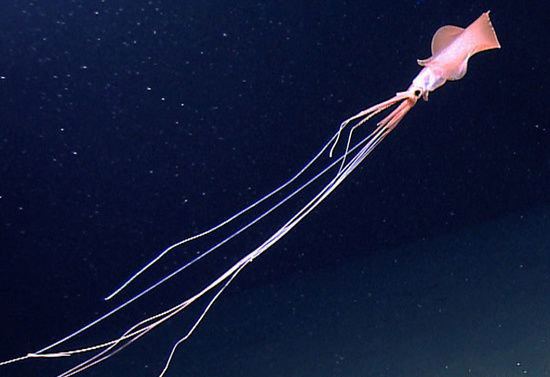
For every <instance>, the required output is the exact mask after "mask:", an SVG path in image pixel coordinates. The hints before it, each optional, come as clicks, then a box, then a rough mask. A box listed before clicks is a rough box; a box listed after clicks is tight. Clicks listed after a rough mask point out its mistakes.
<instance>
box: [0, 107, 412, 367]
mask: <svg viewBox="0 0 550 377" xmlns="http://www.w3.org/2000/svg"><path fill="white" fill-rule="evenodd" d="M391 101H393V102H392V103H389V102H390V100H388V101H386V102H384V103H382V104H386V105H384V106H385V107H383V108H382V107H377V106H380V105H382V104H380V105H377V106H374V107H372V108H370V109H373V108H376V109H374V110H371V111H367V110H369V109H367V110H365V111H363V112H361V113H359V114H357V115H356V116H354V117H352V118H350V119H348V120H347V121H346V124H348V123H349V122H351V121H353V120H357V119H360V118H361V116H363V117H364V118H367V119H362V120H361V121H359V122H358V124H356V125H355V127H357V126H358V125H361V124H363V123H365V122H366V121H367V120H368V119H370V118H371V117H372V116H374V115H375V114H373V113H374V112H376V114H377V113H379V112H381V111H383V110H384V109H386V108H387V107H390V106H391V105H393V104H395V103H397V102H398V100H395V97H394V99H392V100H391ZM415 102H416V101H415V100H412V99H411V98H410V97H409V99H408V100H406V101H403V102H402V103H401V104H400V105H399V106H398V107H397V108H396V109H395V110H394V111H393V112H392V113H391V114H389V115H388V116H387V117H386V118H384V119H383V120H382V121H380V122H379V123H378V127H377V128H376V129H375V131H373V132H372V133H371V134H370V135H369V136H368V137H367V138H365V139H364V140H363V141H362V142H360V143H358V144H357V145H356V146H355V147H354V148H352V149H351V150H349V151H346V153H345V154H344V155H343V156H342V157H340V158H339V159H338V160H336V161H334V162H333V163H332V164H330V165H329V166H328V167H327V168H325V169H324V170H323V171H322V172H321V173H319V174H317V175H316V176H315V177H314V178H312V179H311V180H310V181H308V182H307V183H306V184H305V185H302V186H301V187H300V188H299V189H297V190H295V192H293V193H292V194H290V195H289V196H293V195H295V194H296V193H298V192H299V191H301V190H302V189H303V188H304V187H307V185H309V184H311V183H312V182H314V181H315V180H317V179H318V178H319V177H320V176H322V175H323V174H325V173H326V172H327V171H328V170H329V169H331V168H332V167H333V166H334V165H335V164H336V163H338V162H339V161H340V160H344V158H345V157H346V156H347V155H348V154H349V153H352V152H353V151H354V150H355V149H357V148H358V147H359V146H360V145H362V144H363V143H364V142H365V141H367V142H366V144H365V145H364V146H363V147H362V148H361V149H360V150H359V152H358V153H357V154H356V155H355V156H354V157H353V158H352V159H351V160H350V161H349V162H348V163H345V164H343V165H342V166H341V168H340V170H339V172H338V174H337V175H336V176H335V177H334V178H333V179H332V180H331V181H330V182H329V183H328V184H327V185H326V186H325V187H324V188H323V189H322V190H321V191H320V192H319V193H318V194H317V195H315V197H314V198H313V199H311V200H310V201H309V202H308V203H307V204H306V205H305V206H304V207H302V209H301V210H300V211H298V212H297V213H296V214H295V215H293V216H292V217H291V218H290V220H288V221H287V222H286V223H285V224H284V225H283V226H282V227H281V228H279V230H278V231H277V232H275V233H274V234H273V235H272V236H271V237H269V238H268V239H267V240H266V241H265V242H264V243H262V244H261V245H260V246H258V247H257V248H256V249H254V250H253V251H252V252H250V253H249V254H247V255H246V256H245V257H244V258H242V259H241V260H239V261H238V262H237V263H236V264H234V265H233V266H232V267H231V268H229V269H228V270H226V271H225V272H224V273H223V274H222V275H220V276H219V277H218V278H216V279H215V280H214V281H212V282H211V283H210V284H209V285H208V286H207V287H206V288H204V289H203V290H201V291H200V292H198V293H197V294H195V295H194V296H192V297H191V298H189V299H187V300H186V301H184V302H182V303H180V304H178V305H176V306H175V307H173V308H171V309H169V310H166V311H164V312H162V313H159V314H157V315H154V316H152V317H149V318H147V319H145V320H143V321H141V322H139V323H138V324H136V325H134V326H132V327H131V328H130V329H129V330H128V331H126V332H125V333H124V334H123V335H122V336H121V337H119V338H117V339H115V340H113V341H110V342H106V343H103V344H100V345H96V346H92V347H88V348H83V349H79V350H74V351H66V352H56V353H45V351H47V350H49V349H51V348H53V347H55V346H57V345H59V344H61V343H63V342H65V341H66V340H68V339H70V338H72V337H74V336H76V335H77V334H79V333H81V332H83V331H85V330H86V329H88V328H90V327H91V326H93V325H95V324H97V323H98V322H99V321H101V320H103V319H105V318H107V317H108V316H110V315H112V314H114V313H115V312H116V311H118V310H120V309H122V308H123V307H125V306H126V305H128V304H129V303H131V302H133V301H134V300H135V299H137V298H139V297H141V296H142V295H143V294H146V293H148V292H149V291H150V290H152V289H154V288H155V287H156V286H158V285H160V284H162V283H163V282H164V281H166V280H168V279H169V278H171V277H173V276H175V274H177V273H179V272H180V271H181V270H179V271H178V270H177V271H175V272H174V273H172V274H170V275H168V276H167V277H166V278H165V279H163V280H161V281H159V282H158V283H157V284H155V285H153V286H151V287H150V288H149V289H147V290H145V291H143V292H141V293H140V294H138V295H137V296H135V297H134V298H132V299H130V300H128V301H127V302H126V303H124V304H123V305H121V306H119V307H118V308H115V310H113V311H111V312H109V313H107V315H105V316H103V317H100V318H99V319H98V320H96V321H94V322H92V323H90V324H89V325H87V326H85V327H83V328H82V329H80V330H79V331H77V332H75V333H73V334H71V335H70V336H68V337H66V338H64V339H62V340H60V341H58V342H56V343H54V344H52V345H50V346H48V347H46V348H44V349H42V350H41V351H38V352H36V353H33V354H28V355H27V356H25V357H22V358H17V359H13V360H12V361H8V362H4V363H0V365H3V364H5V363H9V362H14V361H19V360H22V359H25V358H31V357H45V358H46V357H63V356H69V355H72V354H75V353H81V352H88V351H92V350H96V349H100V348H105V349H104V350H103V351H102V352H100V353H99V354H97V355H95V356H93V357H91V358H90V359H88V360H86V361H85V362H83V363H81V364H79V365H78V366H76V367H74V368H72V369H70V370H68V371H66V372H65V373H63V374H61V375H60V376H59V377H69V376H72V375H74V374H76V373H79V372H81V371H83V370H85V369H88V368H89V367H91V366H93V365H95V364H96V363H99V362H101V361H103V360H105V359H106V358H109V357H111V356H113V355H114V354H116V353H117V352H119V351H120V350H122V349H123V348H125V347H126V346H128V345H129V344H131V343H132V342H134V341H136V340H137V339H139V338H141V337H142V336H143V335H145V334H146V333H148V332H149V331H151V330H152V329H154V328H155V327H156V326H158V325H160V324H161V323H163V322H164V321H166V320H168V319H169V318H171V317H173V316H175V315H177V314H178V313H180V312H181V311H182V310H184V309H185V308H186V307H187V306H188V305H190V304H191V303H193V302H194V301H196V300H198V299H199V298H201V297H203V296H204V295H206V294H207V293H208V292H210V291H211V290H212V289H214V288H215V287H217V286H219V285H220V284H222V283H223V282H224V281H225V284H223V285H222V286H221V288H220V289H219V290H218V292H217V293H216V294H215V295H214V298H213V299H212V300H211V301H210V302H209V304H208V305H207V307H206V308H205V309H204V311H203V312H202V314H201V315H200V316H199V318H198V319H197V320H196V321H195V322H194V324H193V326H192V327H191V330H190V332H189V333H188V334H186V336H184V337H183V338H181V339H180V340H179V341H178V342H177V343H176V345H175V346H174V347H173V349H172V351H171V353H170V357H169V358H168V361H167V363H166V365H165V368H164V369H163V371H162V373H161V376H162V375H163V374H164V373H165V371H166V369H167V367H168V365H169V363H170V361H171V359H172V355H173V353H174V352H175V349H176V348H177V347H178V346H179V345H180V344H181V343H183V342H184V341H185V340H186V339H187V338H188V337H189V336H190V335H191V333H192V332H193V331H194V330H195V329H196V327H197V326H198V324H199V323H200V322H201V321H202V319H203V318H204V316H205V315H206V313H207V312H208V311H209V309H210V308H211V306H212V305H213V303H214V301H215V300H216V299H217V298H218V297H219V295H220V294H221V293H222V292H223V290H224V289H225V288H226V287H227V286H228V285H229V284H230V283H231V281H232V280H233V279H234V278H235V277H236V276H237V274H238V273H239V272H240V271H241V270H242V269H243V268H244V267H245V266H246V265H247V264H248V263H250V262H252V260H254V259H255V258H256V257H258V256H259V255H261V254H262V253H264V252H265V251H267V250H268V249H269V248H270V247H271V246H272V245H273V244H275V243H276V242H277V241H278V240H280V239H281V238H282V237H283V236H284V235H285V234H287V233H288V232H289V231H290V230H291V229H292V228H294V227H295V226H296V225H297V224H298V223H299V222H300V221H301V220H302V219H303V218H304V217H305V216H307V215H308V214H309V213H310V212H311V211H312V210H313V209H315V208H316V207H317V206H318V205H319V204H320V203H322V202H323V201H324V199H325V198H326V197H327V196H328V195H330V193H332V192H333V191H334V190H335V189H336V188H337V187H338V186H339V185H340V184H341V183H342V182H343V181H344V179H345V178H346V177H347V176H348V175H349V174H351V172H352V171H353V170H355V169H356V167H357V166H359V164H360V163H361V162H362V161H363V160H364V159H365V158H366V157H367V156H368V155H369V154H370V153H371V152H372V150H374V148H375V147H376V146H377V145H378V144H379V143H380V142H381V141H382V140H383V139H384V138H385V137H386V136H387V135H388V134H389V133H390V132H391V131H392V130H393V129H394V128H395V126H396V125H397V124H398V123H399V122H400V121H401V119H403V117H404V116H405V114H406V113H407V112H408V111H409V110H410V109H411V108H412V106H414V104H415ZM339 132H340V131H339ZM338 136H339V133H338V134H337V135H335V136H334V137H333V139H331V140H334V138H336V139H337V138H338ZM329 143H330V142H329ZM348 144H349V141H348ZM327 146H328V144H327V145H325V147H324V148H323V150H324V149H326V147H327ZM317 157H318V156H316V157H315V158H314V160H315V159H316V158H317ZM314 160H312V162H313V161H314ZM312 162H311V163H312ZM304 170H305V168H304ZM299 174H301V173H299ZM293 179H294V178H293ZM287 183H288V184H289V183H290V181H289V182H287ZM281 189H282V188H281ZM268 195H271V194H268ZM288 199H289V197H288V196H287V198H285V199H283V201H286V200H288ZM253 205H255V204H253ZM230 219H231V218H230ZM229 221H231V220H229ZM220 226H223V223H222V225H220ZM212 229H214V228H212ZM212 231H213V230H212ZM145 325H146V326H145Z"/></svg>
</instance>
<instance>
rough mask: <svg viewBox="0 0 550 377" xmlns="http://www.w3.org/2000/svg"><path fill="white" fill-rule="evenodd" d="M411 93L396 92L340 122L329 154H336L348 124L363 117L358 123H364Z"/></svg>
mask: <svg viewBox="0 0 550 377" xmlns="http://www.w3.org/2000/svg"><path fill="white" fill-rule="evenodd" d="M410 95H411V94H410V93H409V92H399V93H396V94H395V96H393V97H392V98H390V99H388V100H386V101H384V102H380V103H378V104H376V105H374V106H371V107H369V108H367V109H365V110H362V111H360V112H358V113H357V114H355V115H354V116H352V117H350V118H348V119H346V120H344V121H343V122H342V123H341V124H340V127H339V129H338V132H337V134H336V139H335V140H334V143H333V144H332V147H331V148H330V152H329V156H330V157H332V155H333V154H334V150H335V149H336V145H337V144H338V141H339V140H340V135H341V134H342V131H343V130H344V128H345V127H346V126H347V125H348V124H350V123H351V122H354V121H356V120H359V119H361V121H360V122H359V123H358V124H357V125H361V124H364V123H365V122H367V121H368V120H369V119H371V118H372V117H373V116H375V115H377V114H379V113H380V112H382V111H384V110H386V109H387V108H388V107H391V106H393V105H395V104H396V103H397V102H399V101H402V100H403V99H405V98H408V97H410ZM348 144H349V143H348ZM346 152H347V150H346Z"/></svg>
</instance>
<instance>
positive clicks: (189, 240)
mask: <svg viewBox="0 0 550 377" xmlns="http://www.w3.org/2000/svg"><path fill="white" fill-rule="evenodd" d="M337 135H338V133H337V134H335V135H333V136H332V137H331V138H330V140H329V141H328V142H327V143H326V144H325V145H324V146H323V147H322V148H321V150H320V151H319V152H317V154H316V155H315V156H314V157H313V158H312V159H311V160H310V161H308V162H307V163H306V164H305V165H304V167H302V168H301V169H300V170H299V171H298V172H297V173H296V174H295V175H293V176H292V177H291V178H290V179H288V180H287V181H286V182H284V183H283V184H281V185H280V186H279V187H277V188H276V189H274V190H273V191H271V192H269V193H268V194H266V195H264V196H263V197H261V198H260V199H258V200H256V201H255V202H253V203H252V204H250V205H248V206H247V207H245V208H243V209H242V210H240V211H238V212H237V213H235V214H234V215H232V216H230V217H228V218H227V219H225V220H223V221H222V222H220V223H219V224H217V225H215V226H213V227H211V228H209V229H207V230H205V231H203V232H200V233H198V234H196V235H194V236H191V237H188V238H185V239H183V240H181V241H179V242H176V243H174V244H172V245H170V246H168V247H167V248H166V249H164V250H163V251H162V252H160V253H159V254H158V255H157V256H156V257H154V258H153V259H151V260H150V261H149V262H148V263H147V264H145V266H143V267H142V268H141V269H140V270H139V271H137V272H136V273H134V274H133V275H132V276H130V278H128V279H127V280H126V281H125V282H124V283H122V284H121V285H120V286H119V287H118V288H117V289H116V290H115V291H113V292H112V293H111V294H109V295H108V296H107V297H105V300H110V299H112V298H113V297H115V296H116V295H117V294H119V293H120V292H121V291H122V290H124V289H125V288H126V287H127V286H128V285H129V284H130V283H132V282H133V281H134V280H135V279H137V278H138V277H139V276H140V275H141V274H143V273H144V272H145V271H147V270H148V269H149V268H150V267H151V266H153V265H154V264H155V263H156V262H158V261H159V260H160V259H161V258H162V257H164V256H165V255H166V254H168V253H169V252H171V251H172V250H174V249H176V248H178V247H180V246H182V245H184V244H187V243H189V242H191V241H195V240H197V239H199V238H201V237H204V236H206V235H208V234H211V233H213V232H215V231H217V230H219V229H220V228H222V227H224V226H225V225H227V224H229V223H231V222H232V221H233V220H235V219H237V218H239V217H240V216H242V215H244V214H245V213H247V212H249V211H250V210H252V209H253V208H255V207H257V206H258V205H260V204H261V203H263V202H265V201H266V200H268V199H269V198H271V197H273V196H274V195H275V194H277V193H278V192H280V191H282V190H283V189H284V188H285V187H287V186H289V185H290V184H291V183H292V182H294V181H296V180H297V179H298V178H299V177H300V176H301V175H303V173H304V172H305V171H306V170H307V169H309V167H311V165H313V163H314V162H315V161H317V160H318V159H319V157H320V156H322V155H323V153H324V152H325V150H326V149H327V148H328V147H329V145H330V144H331V143H332V142H333V141H334V140H335V139H336V138H337Z"/></svg>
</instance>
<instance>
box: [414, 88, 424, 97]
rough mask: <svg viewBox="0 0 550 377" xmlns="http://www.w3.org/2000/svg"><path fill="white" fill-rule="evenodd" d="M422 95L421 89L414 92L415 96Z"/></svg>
mask: <svg viewBox="0 0 550 377" xmlns="http://www.w3.org/2000/svg"><path fill="white" fill-rule="evenodd" d="M421 94H422V92H421V91H420V89H416V90H415V91H414V95H415V96H416V97H420V95H421Z"/></svg>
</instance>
